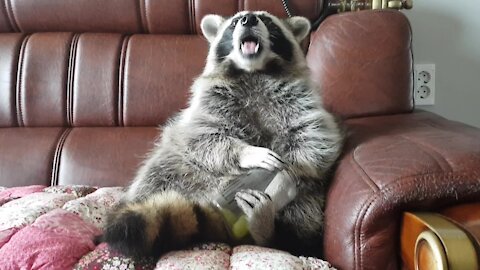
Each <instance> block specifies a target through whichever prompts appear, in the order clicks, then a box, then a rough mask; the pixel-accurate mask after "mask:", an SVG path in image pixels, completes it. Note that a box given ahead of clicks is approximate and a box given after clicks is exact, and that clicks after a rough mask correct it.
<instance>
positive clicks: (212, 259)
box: [0, 186, 334, 270]
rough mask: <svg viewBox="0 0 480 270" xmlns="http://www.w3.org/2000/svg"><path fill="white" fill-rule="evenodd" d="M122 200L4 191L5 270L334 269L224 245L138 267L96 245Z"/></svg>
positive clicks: (66, 190) (0, 240)
mask: <svg viewBox="0 0 480 270" xmlns="http://www.w3.org/2000/svg"><path fill="white" fill-rule="evenodd" d="M122 195H123V190H122V188H119V187H110V188H99V189H97V188H94V187H86V186H58V187H45V186H28V187H17V188H1V187H0V269H1V270H4V269H5V270H6V269H12V270H13V269H49V270H52V269H59V270H60V269H61V270H64V269H72V268H73V269H92V270H93V269H125V270H126V269H334V268H332V267H331V266H330V265H329V264H328V263H327V262H325V261H322V260H320V259H317V258H312V257H296V256H293V255H291V254H289V253H286V252H283V251H280V250H275V249H269V248H262V247H256V246H248V245H244V246H237V247H233V248H232V247H230V246H228V245H225V244H221V243H210V244H203V245H199V246H194V247H192V248H190V249H188V250H181V251H173V252H170V253H167V254H165V255H163V256H162V257H161V258H160V259H159V260H158V261H153V260H149V259H143V260H141V261H138V260H137V261H134V260H133V259H131V258H128V257H125V256H123V255H122V254H119V253H118V252H116V251H115V250H111V249H110V248H109V247H108V246H107V245H105V244H100V245H98V246H95V244H94V242H93V240H92V239H94V237H95V236H96V235H100V234H101V232H102V228H103V226H104V222H105V216H106V211H107V210H108V209H109V208H111V207H112V206H113V205H115V204H116V203H118V202H119V200H120V198H121V197H122Z"/></svg>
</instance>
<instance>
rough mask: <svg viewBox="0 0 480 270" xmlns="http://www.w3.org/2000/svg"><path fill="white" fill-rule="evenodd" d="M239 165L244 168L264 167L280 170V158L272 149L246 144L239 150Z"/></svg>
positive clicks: (281, 165)
mask: <svg viewBox="0 0 480 270" xmlns="http://www.w3.org/2000/svg"><path fill="white" fill-rule="evenodd" d="M239 161H240V167H241V168H244V169H251V168H264V169H267V170H270V171H274V170H276V169H278V170H280V171H281V170H282V169H283V165H284V162H283V160H282V158H281V157H280V156H279V155H278V154H277V153H275V152H273V151H272V150H270V149H268V148H264V147H256V146H247V147H245V148H244V149H243V150H242V151H241V152H240V158H239Z"/></svg>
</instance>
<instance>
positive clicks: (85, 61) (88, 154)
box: [0, 0, 322, 186]
mask: <svg viewBox="0 0 480 270" xmlns="http://www.w3.org/2000/svg"><path fill="white" fill-rule="evenodd" d="M4 3H5V5H4V6H2V8H0V186H20V185H30V184H45V185H49V184H51V185H57V184H86V185H98V186H113V185H125V184H127V183H128V181H130V180H131V179H132V178H133V176H134V173H135V171H136V169H137V168H138V166H139V164H140V163H141V161H142V160H143V159H144V158H145V155H146V153H147V152H148V150H149V149H151V148H152V146H153V142H154V140H155V138H156V137H157V136H158V135H159V134H160V132H159V129H158V125H162V124H164V123H165V121H166V119H168V118H169V117H170V116H172V115H173V114H174V113H175V112H177V111H178V110H180V109H181V108H182V107H185V106H186V102H187V98H188V89H189V86H190V84H191V83H192V81H193V79H194V77H195V76H197V75H199V74H200V73H201V71H202V69H203V66H204V62H205V56H206V54H207V48H208V44H207V41H206V40H205V39H204V38H203V37H202V36H201V35H200V34H199V31H200V30H199V22H200V20H201V18H202V17H203V15H205V14H207V13H217V14H221V15H231V14H233V13H235V12H237V11H238V10H243V9H249V10H268V11H270V12H272V13H274V14H276V15H278V16H282V17H285V16H286V15H285V11H284V9H283V6H282V1H280V0H268V1H266V0H244V1H237V0H235V1H233V0H222V1H218V0H140V1H139V0H102V1H91V0H8V1H4ZM321 7H322V1H321V0H295V1H290V8H291V10H292V11H293V13H294V14H297V15H304V16H307V17H309V18H310V19H312V20H314V19H315V18H317V17H318V16H319V14H320V9H321Z"/></svg>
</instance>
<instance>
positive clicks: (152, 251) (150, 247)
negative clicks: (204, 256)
mask: <svg viewBox="0 0 480 270" xmlns="http://www.w3.org/2000/svg"><path fill="white" fill-rule="evenodd" d="M102 240H103V241H104V242H107V243H108V244H109V245H110V246H111V247H112V248H114V249H116V250H118V251H120V252H122V253H123V254H125V255H128V256H132V257H142V256H154V257H158V256H159V255H160V254H162V253H164V252H166V251H169V250H174V249H181V248H184V247H186V246H187V245H189V244H191V243H193V242H199V241H226V240H227V232H226V229H225V227H224V226H223V223H222V222H221V216H220V215H219V214H218V213H217V212H216V211H215V210H213V209H212V208H210V207H209V206H208V205H201V204H199V203H196V202H193V201H191V200H189V199H187V198H186V197H184V196H182V195H180V194H179V193H177V192H174V191H165V192H160V193H156V194H154V195H151V196H149V197H148V198H146V199H145V200H142V201H136V202H125V203H122V204H121V205H119V206H118V208H117V209H115V210H114V211H112V213H111V214H110V215H109V216H108V219H107V226H106V228H105V231H104V234H103V236H102Z"/></svg>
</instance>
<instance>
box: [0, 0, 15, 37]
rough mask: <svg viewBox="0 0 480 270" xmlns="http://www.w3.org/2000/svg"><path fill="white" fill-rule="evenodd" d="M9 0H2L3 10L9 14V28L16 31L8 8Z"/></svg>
mask: <svg viewBox="0 0 480 270" xmlns="http://www.w3.org/2000/svg"><path fill="white" fill-rule="evenodd" d="M6 2H7V0H3V1H2V7H3V10H5V14H6V15H7V19H8V26H9V28H10V29H9V30H13V31H15V29H14V27H13V25H12V19H11V18H10V15H9V14H8V8H7V3H6Z"/></svg>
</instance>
